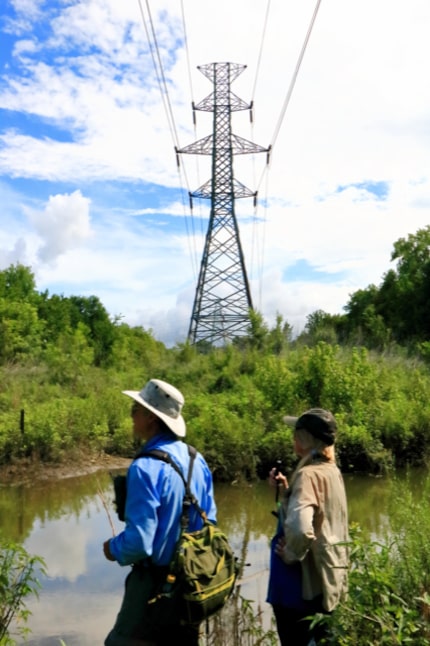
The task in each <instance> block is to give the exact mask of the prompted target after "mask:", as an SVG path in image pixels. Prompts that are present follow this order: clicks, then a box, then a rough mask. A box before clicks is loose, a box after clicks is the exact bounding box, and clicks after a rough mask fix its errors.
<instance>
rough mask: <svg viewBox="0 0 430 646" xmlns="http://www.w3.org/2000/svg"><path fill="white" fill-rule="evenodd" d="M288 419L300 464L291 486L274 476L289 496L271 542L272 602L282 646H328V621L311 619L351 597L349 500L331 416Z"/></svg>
mask: <svg viewBox="0 0 430 646" xmlns="http://www.w3.org/2000/svg"><path fill="white" fill-rule="evenodd" d="M284 421H285V422H286V423H287V424H289V425H291V426H293V427H294V450H295V453H296V454H297V456H298V457H299V458H300V460H299V463H298V465H297V467H296V469H295V471H294V473H293V475H292V477H291V481H290V482H289V483H288V480H287V478H286V477H285V475H283V474H282V473H277V472H276V470H275V469H272V471H271V472H270V475H269V481H270V482H271V484H272V485H275V486H277V487H279V486H280V487H281V488H282V489H283V490H284V493H283V496H282V501H281V504H280V507H279V515H278V529H277V532H276V535H275V536H274V538H273V539H272V543H271V561H270V576H269V586H268V595H267V601H268V602H269V603H270V604H271V605H272V607H273V611H274V615H275V619H276V625H277V631H278V635H279V638H280V641H281V644H282V646H308V644H310V643H315V644H319V643H324V636H326V635H327V624H326V622H323V623H319V624H317V625H316V626H315V627H314V628H311V623H312V621H311V619H309V617H311V616H312V615H314V614H316V613H324V614H330V613H331V612H332V611H333V610H334V608H335V607H336V606H337V605H338V603H339V601H340V600H341V599H342V598H343V597H344V595H345V594H346V592H347V572H348V548H347V542H348V511H347V500H346V493H345V487H344V483H343V478H342V474H341V473H340V470H339V469H338V467H337V465H336V461H335V452H334V443H335V436H336V431H337V425H336V420H335V418H334V417H333V415H332V413H331V412H330V411H326V410H323V409H321V408H312V409H310V410H308V411H306V412H305V413H303V415H301V416H300V417H298V418H297V417H284ZM312 640H313V641H312Z"/></svg>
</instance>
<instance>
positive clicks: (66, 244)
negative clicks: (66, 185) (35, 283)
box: [27, 191, 91, 263]
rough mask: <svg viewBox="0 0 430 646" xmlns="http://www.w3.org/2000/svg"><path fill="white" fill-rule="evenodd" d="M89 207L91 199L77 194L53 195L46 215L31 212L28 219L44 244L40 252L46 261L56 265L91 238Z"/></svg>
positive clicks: (43, 212)
mask: <svg viewBox="0 0 430 646" xmlns="http://www.w3.org/2000/svg"><path fill="white" fill-rule="evenodd" d="M89 206H90V200H88V199H87V198H85V197H83V196H82V194H81V192H80V191H75V192H74V193H72V194H71V195H53V196H51V197H50V198H49V201H48V203H47V205H46V207H45V209H44V211H42V212H37V211H32V210H29V209H28V212H27V215H28V219H29V220H30V222H31V223H32V224H33V226H34V228H35V229H36V231H37V233H38V234H39V236H40V237H41V239H42V241H43V242H42V245H41V246H40V248H39V250H38V256H39V258H40V260H41V261H42V262H47V263H50V262H52V261H53V260H55V259H56V258H57V257H58V256H59V255H61V254H63V253H65V252H66V251H68V250H69V249H73V248H74V247H79V245H80V244H81V243H82V242H84V241H85V240H86V239H87V238H88V237H89V236H90V235H91V228H90V220H89Z"/></svg>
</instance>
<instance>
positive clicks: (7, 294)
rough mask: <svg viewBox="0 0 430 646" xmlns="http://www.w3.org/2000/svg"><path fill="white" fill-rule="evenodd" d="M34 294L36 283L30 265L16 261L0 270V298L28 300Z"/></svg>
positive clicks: (35, 293)
mask: <svg viewBox="0 0 430 646" xmlns="http://www.w3.org/2000/svg"><path fill="white" fill-rule="evenodd" d="M36 295H37V292H36V283H35V280H34V274H33V272H32V271H31V269H30V267H25V266H24V265H21V264H19V263H17V264H16V265H11V266H10V267H8V268H7V269H3V271H0V298H6V299H7V300H9V301H21V302H22V301H26V302H28V301H30V300H32V299H33V298H34V297H35V296H36Z"/></svg>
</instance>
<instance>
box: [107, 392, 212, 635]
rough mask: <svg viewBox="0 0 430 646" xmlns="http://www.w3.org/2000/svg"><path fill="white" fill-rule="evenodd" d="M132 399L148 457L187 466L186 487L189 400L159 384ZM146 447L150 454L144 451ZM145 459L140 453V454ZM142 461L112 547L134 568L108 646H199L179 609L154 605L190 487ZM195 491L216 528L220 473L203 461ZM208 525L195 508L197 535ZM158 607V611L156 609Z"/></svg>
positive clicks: (110, 555) (134, 469)
mask: <svg viewBox="0 0 430 646" xmlns="http://www.w3.org/2000/svg"><path fill="white" fill-rule="evenodd" d="M123 394H124V395H127V396H128V397H131V399H132V400H133V404H132V407H131V417H132V420H133V434H134V436H135V438H136V439H137V440H138V441H139V442H141V443H142V445H143V446H144V450H145V451H152V450H154V449H157V450H159V451H162V452H163V453H167V454H168V455H169V456H170V458H171V459H172V460H173V461H174V462H175V463H176V464H177V465H178V466H179V468H180V469H181V471H182V473H183V475H184V478H185V480H186V479H187V474H188V466H189V460H190V457H189V453H188V447H187V445H186V444H185V442H183V441H181V440H182V438H184V437H185V435H186V424H185V421H184V418H183V416H182V407H183V405H184V397H183V395H182V393H181V392H180V391H179V390H178V389H177V388H175V387H174V386H172V385H171V384H168V383H166V382H165V381H162V380H160V379H151V380H150V381H148V383H146V384H145V386H144V387H143V388H142V390H140V391H135V390H124V391H123ZM142 448H143V447H142ZM139 453H140V452H139ZM139 453H138V454H137V457H136V458H135V459H134V460H133V462H132V463H131V465H130V467H129V469H128V472H127V480H126V491H127V494H126V501H125V511H124V516H125V528H124V530H123V531H122V532H121V533H120V534H118V535H117V536H115V537H114V538H111V539H109V540H107V541H105V542H104V544H103V552H104V555H105V557H106V558H107V559H108V560H110V561H117V562H118V563H119V564H120V565H123V566H127V565H131V566H132V570H131V572H130V573H129V574H128V576H127V579H126V585H125V592H124V598H123V602H122V605H121V608H120V611H119V614H118V616H117V619H116V622H115V625H114V627H113V629H112V630H111V631H110V633H109V635H108V636H107V637H106V640H105V646H138V645H139V646H164V645H165V644H171V643H184V644H185V643H186V644H188V645H189V646H197V645H198V639H199V635H198V626H182V625H181V622H180V619H181V617H180V616H179V614H178V613H177V611H176V610H177V609H176V608H174V607H173V609H172V606H171V605H166V606H165V607H164V606H163V608H162V610H161V611H160V610H159V608H160V605H159V604H151V603H148V601H151V600H152V599H153V598H154V594H155V592H156V591H157V590H158V589H159V587H160V581H165V580H166V575H167V574H168V566H169V563H170V561H171V558H172V555H173V553H174V550H175V547H176V543H177V541H178V538H179V534H180V518H181V513H182V503H183V497H184V483H183V481H182V479H181V477H180V476H179V474H178V473H177V472H176V471H175V470H174V469H173V468H172V466H171V465H170V464H167V463H166V462H163V461H162V460H158V459H156V458H154V457H150V456H144V455H139ZM190 488H191V490H192V492H193V494H194V496H195V497H196V498H197V500H198V501H199V505H200V507H201V508H202V509H203V511H204V512H205V513H206V516H207V518H208V519H209V520H210V521H212V522H213V523H215V522H216V505H215V500H214V492H213V482H212V474H211V472H210V469H209V467H208V465H207V463H206V461H205V460H204V458H203V456H202V455H201V454H200V453H199V452H197V455H196V457H195V460H194V464H193V470H192V480H191V487H190ZM202 524H203V522H202V519H201V517H200V515H199V514H198V512H197V511H196V510H195V509H194V508H193V506H191V508H190V512H189V525H188V528H189V531H196V530H198V529H200V528H201V527H202ZM155 606H156V607H157V608H155Z"/></svg>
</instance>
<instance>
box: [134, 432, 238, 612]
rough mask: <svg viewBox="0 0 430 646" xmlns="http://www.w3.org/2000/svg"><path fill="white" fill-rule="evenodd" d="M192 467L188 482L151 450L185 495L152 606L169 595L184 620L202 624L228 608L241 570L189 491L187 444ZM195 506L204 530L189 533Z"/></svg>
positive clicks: (221, 534) (225, 540)
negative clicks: (178, 530) (164, 573)
mask: <svg viewBox="0 0 430 646" xmlns="http://www.w3.org/2000/svg"><path fill="white" fill-rule="evenodd" d="M188 451H189V453H190V467H189V470H188V476H187V480H185V478H184V476H183V474H182V472H181V470H180V469H179V467H178V465H177V464H176V463H175V462H173V461H172V459H171V458H170V456H169V455H168V454H167V453H164V452H163V451H157V450H154V451H148V452H147V453H145V454H144V455H151V456H153V457H156V458H158V459H159V460H164V461H165V462H168V463H169V464H170V465H171V466H172V467H173V468H174V469H175V471H177V473H179V475H180V476H181V478H182V480H183V482H184V485H185V495H184V502H183V509H182V517H181V535H180V537H179V540H178V543H177V546H176V549H175V552H174V555H173V558H172V560H171V563H170V566H169V568H168V573H167V576H166V578H165V580H164V581H163V582H162V584H161V586H160V589H159V590H158V591H157V593H156V594H155V596H154V597H153V598H152V599H151V600H150V601H149V603H153V604H157V602H162V600H163V598H165V597H166V596H174V597H175V598H176V601H178V599H179V606H180V615H181V620H182V621H183V622H185V623H191V624H195V623H200V622H201V621H203V620H204V619H207V618H208V617H210V616H212V615H213V614H215V613H216V612H218V611H219V610H221V608H222V607H223V606H224V605H225V603H226V601H227V600H228V598H229V597H230V595H231V593H232V592H233V589H234V585H235V582H236V578H237V575H238V571H239V566H238V562H237V558H236V557H235V555H234V553H233V550H232V548H231V546H230V544H229V541H228V538H227V536H226V535H225V534H224V532H223V531H222V530H221V529H220V528H219V527H218V526H217V525H214V524H213V523H211V522H210V521H209V520H208V519H207V517H206V514H205V512H204V511H203V510H202V509H201V507H200V506H199V504H198V502H197V500H196V498H195V497H194V496H193V494H192V493H191V490H190V482H191V475H192V469H193V463H194V458H195V456H196V449H195V448H194V447H192V446H190V445H188ZM191 505H194V506H195V508H196V509H197V511H198V512H199V514H200V516H201V517H202V519H203V527H202V529H200V530H198V531H195V532H189V531H187V530H188V523H189V509H190V506H191Z"/></svg>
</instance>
